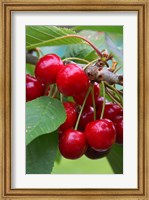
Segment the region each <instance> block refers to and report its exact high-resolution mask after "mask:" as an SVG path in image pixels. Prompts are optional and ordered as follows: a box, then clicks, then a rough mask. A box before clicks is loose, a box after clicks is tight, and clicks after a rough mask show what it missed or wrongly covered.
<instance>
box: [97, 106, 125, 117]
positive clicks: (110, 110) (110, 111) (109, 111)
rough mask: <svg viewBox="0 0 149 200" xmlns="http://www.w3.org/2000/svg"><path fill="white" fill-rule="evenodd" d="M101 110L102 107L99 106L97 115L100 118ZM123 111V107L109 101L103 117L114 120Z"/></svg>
mask: <svg viewBox="0 0 149 200" xmlns="http://www.w3.org/2000/svg"><path fill="white" fill-rule="evenodd" d="M101 111H102V107H99V109H98V110H97V117H98V118H100V115H101ZM121 112H122V111H121V108H120V107H119V106H118V105H117V104H114V103H111V102H108V103H106V104H105V109H104V115H103V118H106V119H110V120H113V118H114V117H115V116H116V115H119V114H120V113H121Z"/></svg>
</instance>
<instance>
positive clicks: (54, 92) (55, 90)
mask: <svg viewBox="0 0 149 200" xmlns="http://www.w3.org/2000/svg"><path fill="white" fill-rule="evenodd" d="M56 93H57V86H56V85H55V88H54V91H53V94H52V98H54V97H55V95H56Z"/></svg>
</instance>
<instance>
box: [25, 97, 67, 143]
mask: <svg viewBox="0 0 149 200" xmlns="http://www.w3.org/2000/svg"><path fill="white" fill-rule="evenodd" d="M65 119H66V113H65V109H64V106H63V105H62V103H61V102H60V101H59V100H57V99H53V98H50V97H47V96H42V97H40V98H37V99H35V100H33V101H29V102H27V103H26V144H29V143H30V142H31V141H32V140H34V139H35V138H37V137H38V136H40V135H43V134H45V133H51V132H53V131H55V130H56V129H57V128H58V127H59V126H60V125H61V124H62V123H64V121H65Z"/></svg>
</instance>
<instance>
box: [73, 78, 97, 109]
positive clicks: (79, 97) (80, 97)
mask: <svg viewBox="0 0 149 200" xmlns="http://www.w3.org/2000/svg"><path fill="white" fill-rule="evenodd" d="M86 92H87V90H84V91H83V92H82V93H81V94H79V95H74V96H73V98H74V100H75V102H77V103H78V104H80V105H82V104H83V102H84V98H85V96H86ZM99 94H100V87H99V84H98V83H96V82H95V83H94V99H95V102H96V100H97V98H98V96H99ZM85 105H86V106H92V105H93V100H92V94H91V92H90V93H89V95H88V97H87V100H86V104H85Z"/></svg>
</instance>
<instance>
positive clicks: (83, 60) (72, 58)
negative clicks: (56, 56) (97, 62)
mask: <svg viewBox="0 0 149 200" xmlns="http://www.w3.org/2000/svg"><path fill="white" fill-rule="evenodd" d="M66 60H78V61H82V62H85V63H89V61H88V60H85V59H82V58H76V57H70V58H65V59H63V60H62V61H63V62H64V61H66Z"/></svg>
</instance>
